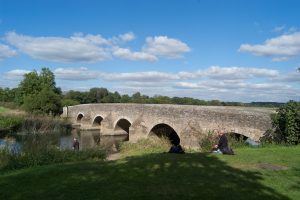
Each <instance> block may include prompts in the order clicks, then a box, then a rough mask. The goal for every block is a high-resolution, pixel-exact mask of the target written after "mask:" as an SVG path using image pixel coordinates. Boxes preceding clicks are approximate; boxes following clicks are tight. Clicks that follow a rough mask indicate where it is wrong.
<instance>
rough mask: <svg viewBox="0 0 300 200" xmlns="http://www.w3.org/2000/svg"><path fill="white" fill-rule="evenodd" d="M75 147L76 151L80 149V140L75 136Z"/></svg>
mask: <svg viewBox="0 0 300 200" xmlns="http://www.w3.org/2000/svg"><path fill="white" fill-rule="evenodd" d="M72 147H73V149H74V150H75V151H78V150H79V141H78V139H77V138H74V140H73V146H72Z"/></svg>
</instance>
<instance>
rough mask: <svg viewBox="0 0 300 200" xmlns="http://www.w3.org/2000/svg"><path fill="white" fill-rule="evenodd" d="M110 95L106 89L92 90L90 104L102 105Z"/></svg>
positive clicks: (89, 95)
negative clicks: (102, 101)
mask: <svg viewBox="0 0 300 200" xmlns="http://www.w3.org/2000/svg"><path fill="white" fill-rule="evenodd" d="M108 94H109V92H108V90H107V89H106V88H91V89H90V91H89V94H88V97H89V100H90V103H100V102H101V100H102V99H103V98H104V97H105V96H107V95H108Z"/></svg>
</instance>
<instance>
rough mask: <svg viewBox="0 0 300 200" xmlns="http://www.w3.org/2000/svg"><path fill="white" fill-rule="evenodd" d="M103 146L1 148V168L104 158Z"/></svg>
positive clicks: (18, 167)
mask: <svg viewBox="0 0 300 200" xmlns="http://www.w3.org/2000/svg"><path fill="white" fill-rule="evenodd" d="M105 157H106V154H105V151H104V149H102V148H101V147H99V148H93V149H85V150H82V151H73V150H59V149H58V148H56V147H54V146H45V147H42V146H39V145H37V146H36V147H34V148H31V149H24V150H23V151H22V152H20V153H14V152H12V151H9V150H8V149H2V150H0V169H2V170H12V169H21V168H27V167H34V166H41V165H49V164H55V163H65V162H77V161H84V160H104V159H105Z"/></svg>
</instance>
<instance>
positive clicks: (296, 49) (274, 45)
mask: <svg viewBox="0 0 300 200" xmlns="http://www.w3.org/2000/svg"><path fill="white" fill-rule="evenodd" d="M239 51H240V52H249V53H252V54H254V55H257V56H266V57H271V58H272V60H273V61H285V60H289V59H291V58H293V57H296V56H300V32H295V33H291V34H285V35H281V36H279V37H275V38H271V39H268V40H266V41H265V42H264V43H263V44H256V45H251V44H242V45H241V46H240V48H239Z"/></svg>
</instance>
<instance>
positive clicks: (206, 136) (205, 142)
mask: <svg viewBox="0 0 300 200" xmlns="http://www.w3.org/2000/svg"><path fill="white" fill-rule="evenodd" d="M217 142H218V136H217V134H216V133H215V132H214V131H208V132H207V133H203V134H202V137H201V138H200V141H199V146H200V150H201V151H202V152H210V151H211V149H212V147H213V146H214V145H215V144H216V143H217Z"/></svg>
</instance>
